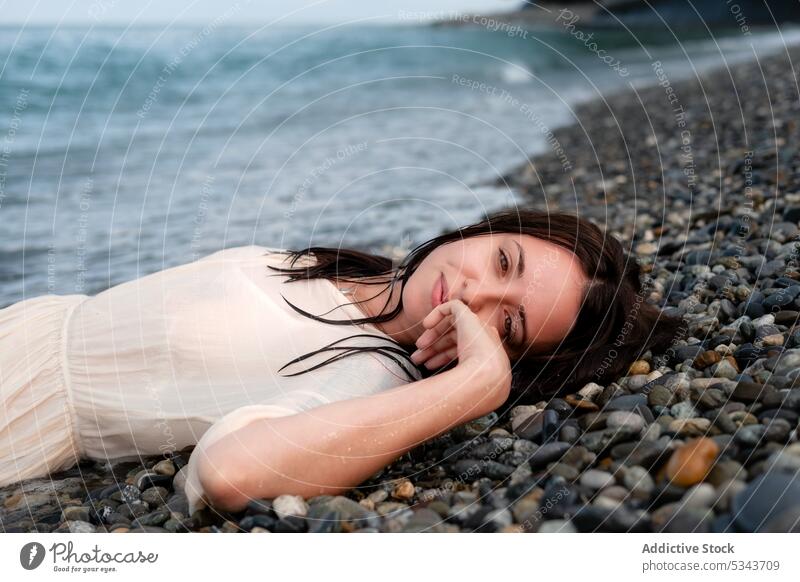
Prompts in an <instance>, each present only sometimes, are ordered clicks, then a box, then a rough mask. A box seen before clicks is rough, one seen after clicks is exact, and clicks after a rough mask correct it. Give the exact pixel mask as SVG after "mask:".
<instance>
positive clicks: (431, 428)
mask: <svg viewBox="0 0 800 582" xmlns="http://www.w3.org/2000/svg"><path fill="white" fill-rule="evenodd" d="M509 388H510V376H508V377H502V378H498V377H497V374H494V373H491V372H490V371H482V368H481V366H476V365H467V364H466V363H465V364H460V365H458V366H456V367H454V368H452V369H450V370H447V371H445V372H443V373H441V374H439V375H436V376H431V377H429V378H425V379H423V380H420V381H417V382H412V383H409V384H404V385H401V386H398V387H396V388H392V389H390V390H386V391H384V392H381V393H378V394H374V395H371V396H366V397H361V398H353V399H350V400H343V401H339V402H334V403H331V404H327V405H324V406H320V407H317V408H314V409H313V410H310V411H307V412H303V413H300V414H295V415H291V416H284V417H278V418H267V419H260V420H257V421H254V422H251V423H249V424H247V425H245V426H244V427H242V428H241V429H239V430H237V431H234V432H233V433H231V434H229V435H226V436H224V437H222V438H221V439H219V440H218V441H216V442H214V443H213V444H212V445H211V446H209V447H208V450H207V451H205V454H204V455H202V456H201V457H200V458H199V460H198V478H199V481H200V483H201V485H202V487H203V490H204V491H205V494H206V497H207V499H208V501H209V503H210V504H211V505H213V506H215V507H217V508H218V509H221V510H225V511H238V510H240V509H243V508H244V507H245V506H246V505H247V501H248V500H249V499H263V498H274V497H276V496H278V495H281V494H285V493H289V494H294V495H301V496H303V497H312V496H315V495H330V494H333V495H335V494H340V493H343V492H344V491H346V490H348V489H351V488H353V487H355V486H356V485H358V484H359V483H361V482H363V481H364V480H366V479H368V478H369V477H370V476H372V475H374V474H375V473H376V472H377V471H378V470H379V469H381V468H382V467H385V466H386V465H388V464H390V463H391V462H392V461H393V460H395V459H396V458H398V457H400V456H401V455H403V454H405V453H406V452H407V451H409V450H410V449H412V448H414V447H415V446H417V445H419V444H421V443H423V442H425V441H426V440H429V439H431V438H433V437H435V436H438V435H439V434H441V433H443V432H445V431H447V430H449V429H451V428H452V427H454V426H457V425H459V424H462V423H464V422H468V421H469V420H472V419H474V418H478V417H480V416H483V415H485V414H488V413H489V412H491V411H492V410H494V409H495V408H497V407H498V406H500V404H502V402H503V401H504V400H505V399H506V397H507V396H508V390H509Z"/></svg>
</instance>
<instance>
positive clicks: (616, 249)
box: [269, 209, 682, 404]
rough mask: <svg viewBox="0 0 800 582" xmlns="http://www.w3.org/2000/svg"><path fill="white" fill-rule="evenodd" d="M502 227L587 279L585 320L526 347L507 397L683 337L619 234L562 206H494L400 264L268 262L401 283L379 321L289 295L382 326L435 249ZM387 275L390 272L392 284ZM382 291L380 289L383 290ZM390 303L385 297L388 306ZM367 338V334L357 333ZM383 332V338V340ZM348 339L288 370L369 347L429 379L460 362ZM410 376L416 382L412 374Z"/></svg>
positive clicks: (610, 376) (603, 369)
mask: <svg viewBox="0 0 800 582" xmlns="http://www.w3.org/2000/svg"><path fill="white" fill-rule="evenodd" d="M495 233H512V234H527V235H532V236H534V237H537V238H539V239H543V240H546V241H549V242H551V243H553V244H557V245H560V246H561V247H564V248H566V249H568V250H569V251H570V252H572V253H574V254H575V255H576V256H577V258H578V259H579V260H580V263H581V264H582V266H583V271H584V273H585V275H586V276H587V279H588V284H587V285H586V288H585V291H584V296H583V300H582V304H581V308H580V311H579V313H578V318H577V321H576V323H575V325H574V326H573V328H572V330H571V331H570V333H569V334H568V335H567V336H566V337H565V338H563V340H562V341H561V342H560V343H559V344H558V345H557V346H555V347H553V348H552V349H547V350H543V351H540V350H537V351H536V352H534V350H532V349H528V350H527V351H526V352H525V353H524V354H522V355H521V356H519V357H518V358H516V359H515V360H514V361H513V362H512V377H513V380H512V393H511V397H510V398H509V401H514V402H515V403H517V404H518V403H520V402H536V401H538V400H541V399H542V398H545V397H549V396H553V395H556V394H561V393H567V392H572V391H575V390H577V389H580V388H581V387H582V386H584V385H585V384H587V383H589V382H597V383H599V384H607V383H609V382H610V381H613V380H616V379H617V378H618V377H619V376H622V375H625V374H626V373H627V370H628V368H629V366H630V364H631V363H632V362H633V361H634V360H636V359H637V358H639V357H641V356H642V355H643V354H644V353H645V352H646V351H648V350H651V349H652V350H663V349H666V348H667V347H669V345H670V344H671V343H672V342H673V341H674V340H675V339H676V333H677V331H678V329H679V327H681V325H682V319H681V318H679V317H668V316H667V315H665V314H663V313H661V310H660V309H659V308H658V306H656V305H654V304H652V303H650V302H649V300H648V298H647V295H649V281H648V285H647V286H643V282H642V275H643V271H642V268H641V265H640V264H639V262H638V260H637V259H636V257H634V256H632V255H628V254H627V253H625V252H624V250H623V248H622V245H621V244H620V242H619V241H618V240H617V239H616V238H614V237H613V236H611V235H609V234H607V233H605V232H603V231H602V230H601V229H600V228H599V227H598V226H596V225H595V224H593V223H592V222H590V221H588V220H587V219H584V218H580V217H578V216H576V215H574V214H570V213H565V212H546V211H539V210H519V209H513V210H504V211H500V212H496V213H494V214H491V215H488V216H486V218H485V219H484V220H482V221H480V222H478V223H475V224H472V225H469V226H465V227H462V228H459V229H457V230H455V231H451V232H446V233H444V234H441V235H439V236H437V237H435V238H433V239H431V240H429V241H427V242H425V243H423V244H421V245H419V246H417V247H416V248H414V249H412V250H411V252H409V253H408V255H407V256H406V257H405V258H404V259H403V261H402V262H401V263H400V264H399V266H397V267H395V265H394V263H393V261H392V260H391V259H390V258H388V257H382V256H379V255H374V254H368V253H363V252H360V251H357V250H352V249H341V248H328V247H308V248H305V249H302V250H298V251H285V253H286V254H288V255H289V256H290V257H291V265H294V264H295V262H296V261H297V260H298V259H299V258H300V257H302V256H306V255H307V256H313V257H314V258H315V259H316V261H315V262H314V263H313V264H312V265H309V266H303V267H294V268H278V267H273V266H269V268H270V269H273V270H276V271H281V272H286V273H291V276H290V277H289V279H288V281H287V282H292V281H298V280H307V279H318V278H322V279H328V280H333V279H336V280H338V281H340V282H341V281H350V282H354V281H356V280H358V279H359V278H362V277H372V278H378V280H377V281H360V282H361V283H365V284H370V285H373V284H374V285H381V284H384V283H385V285H386V286H388V285H391V284H394V283H395V282H397V281H399V282H400V284H401V288H400V289H401V296H400V301H399V303H398V305H397V307H396V308H395V309H394V310H393V311H391V312H389V313H383V309H382V310H381V312H380V313H379V314H378V315H376V316H374V317H364V318H356V319H348V320H329V319H324V318H322V317H320V316H316V315H313V314H310V313H308V312H306V311H304V310H302V309H300V308H299V307H297V306H295V305H293V304H292V303H290V302H289V301H288V300H286V298H285V297H284V300H285V301H286V302H287V303H289V305H290V306H291V307H292V308H293V309H294V310H296V311H297V312H298V313H301V314H303V315H305V316H306V317H310V318H312V319H315V320H317V321H321V322H324V323H329V324H331V325H353V324H362V323H380V322H384V321H389V320H391V319H393V318H394V317H396V316H397V315H398V314H399V313H400V312H401V311H402V309H403V301H402V289H403V288H404V287H405V284H406V281H408V279H409V277H411V275H412V274H413V273H414V271H415V270H416V269H417V267H418V266H419V265H420V263H421V262H422V261H423V260H424V259H425V257H426V256H428V255H429V254H430V253H431V252H432V251H433V250H434V249H436V248H437V247H439V246H440V245H443V244H447V243H450V242H455V241H459V240H463V239H466V238H469V237H473V236H481V235H490V234H495ZM381 276H385V279H386V280H385V281H384V280H383V278H381ZM386 288H387V287H384V289H386ZM384 289H381V291H379V292H378V293H376V296H377V295H378V294H379V293H380V292H382V291H383V290H384ZM387 295H388V294H387ZM388 302H389V299H388V298H387V303H386V304H385V305H384V309H385V308H386V306H388ZM351 304H352V303H351ZM365 335H370V334H357V335H355V336H350V337H359V336H365ZM350 337H348V338H345V339H350ZM374 337H378V336H374ZM380 337H381V339H386V337H384V336H380ZM341 341H344V340H338V341H337V342H334V343H333V344H329V345H328V346H325V347H323V348H320V349H319V350H316V351H314V352H311V353H309V354H306V355H304V356H301V357H300V358H296V359H295V360H292V361H291V362H289V363H287V364H286V366H288V365H289V364H292V363H296V362H298V361H300V360H302V359H305V358H307V357H310V356H312V355H315V354H317V353H320V352H322V351H328V350H332V351H343V352H344V353H341V354H338V355H336V356H334V357H332V358H330V359H329V360H327V361H325V362H323V363H322V364H319V365H317V366H314V367H313V368H310V369H308V370H304V371H303V372H298V373H296V374H291V375H297V374H301V373H305V372H309V371H311V370H313V369H315V368H317V367H319V366H321V365H325V364H327V363H329V362H331V361H334V360H337V359H339V358H341V357H346V356H349V355H352V354H353V353H358V352H361V351H365V350H366V351H376V352H380V353H383V354H384V355H387V356H388V357H390V358H392V359H393V360H394V361H395V362H397V363H398V364H399V365H400V366H401V367H403V368H404V369H405V367H404V366H403V362H404V361H405V362H407V363H408V365H410V366H413V367H415V368H416V369H417V370H418V371H419V372H420V375H421V376H422V377H423V378H424V377H428V376H430V375H432V374H434V373H440V372H441V371H443V370H445V369H448V368H450V367H452V366H454V365H456V362H453V363H450V364H449V365H448V366H445V367H444V368H440V369H439V370H437V371H435V372H432V371H430V370H428V369H427V368H425V367H424V366H417V365H416V364H414V363H413V362H412V361H411V359H410V354H409V353H408V352H407V351H406V350H405V349H404V348H403V347H402V346H401V345H400V344H399V343H397V342H395V341H394V340H391V338H389V340H387V341H389V343H390V345H389V346H385V347H384V346H374V345H373V346H369V347H353V346H349V347H348V346H339V345H335V344H339V343H340V342H341ZM395 356H397V357H395ZM286 366H284V368H285V367H286ZM281 369H283V368H281ZM407 373H408V372H407ZM409 377H410V378H411V379H412V380H413V379H414V378H413V376H411V374H410V373H409Z"/></svg>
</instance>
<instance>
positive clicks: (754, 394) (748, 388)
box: [731, 382, 767, 402]
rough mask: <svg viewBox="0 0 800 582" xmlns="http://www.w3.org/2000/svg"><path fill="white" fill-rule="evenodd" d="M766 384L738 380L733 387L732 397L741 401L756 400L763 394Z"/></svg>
mask: <svg viewBox="0 0 800 582" xmlns="http://www.w3.org/2000/svg"><path fill="white" fill-rule="evenodd" d="M766 390H767V387H766V386H763V385H762V384H757V383H755V382H738V383H737V384H736V388H734V389H733V394H731V397H732V398H735V399H736V400H741V401H742V402H758V401H759V400H761V398H762V397H763V396H764V393H765V391H766Z"/></svg>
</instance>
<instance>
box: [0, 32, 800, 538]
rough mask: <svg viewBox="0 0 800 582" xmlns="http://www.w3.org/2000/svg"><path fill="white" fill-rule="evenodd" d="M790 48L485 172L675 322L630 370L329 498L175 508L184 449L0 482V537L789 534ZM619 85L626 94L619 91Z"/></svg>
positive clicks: (575, 130) (797, 452) (799, 509)
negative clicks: (582, 223)
mask: <svg viewBox="0 0 800 582" xmlns="http://www.w3.org/2000/svg"><path fill="white" fill-rule="evenodd" d="M798 63H800V48H797V47H788V48H787V49H786V50H785V51H782V52H780V53H778V54H776V55H774V56H771V57H769V58H767V59H762V60H760V61H758V62H756V61H754V62H749V63H742V64H737V65H735V66H733V67H730V69H723V70H717V71H712V72H709V73H707V74H703V75H702V76H701V77H700V78H699V79H698V78H695V79H692V80H689V81H677V80H672V79H670V78H668V77H667V76H666V75H665V74H664V73H663V71H659V67H658V63H657V62H656V63H654V64H653V79H654V84H653V85H652V86H650V87H647V88H638V89H636V90H635V91H631V90H630V89H627V90H621V92H620V93H618V94H614V95H611V96H608V95H606V96H605V97H604V98H603V99H598V100H596V101H592V102H588V103H585V104H582V105H580V106H579V107H577V108H576V109H575V111H574V115H575V119H576V123H575V124H574V125H571V126H568V127H564V128H560V129H557V130H555V131H554V132H553V139H552V140H550V144H551V145H552V146H553V147H552V148H551V151H550V153H549V154H545V155H542V156H539V157H537V158H535V159H532V160H531V163H529V164H525V165H523V166H522V167H520V168H516V169H514V170H512V171H510V172H509V173H508V174H507V175H506V176H504V177H503V178H502V179H501V180H499V181H498V182H497V184H496V185H498V186H502V187H512V188H514V189H516V190H518V191H519V192H520V193H521V194H522V196H523V197H524V199H525V200H526V201H527V202H528V203H529V204H530V206H531V207H535V208H546V209H550V210H561V211H570V212H577V213H579V214H581V215H582V216H585V217H588V218H590V219H591V220H593V221H594V222H595V223H597V224H598V225H600V226H601V227H603V228H605V229H608V230H609V231H611V232H612V233H615V234H616V235H617V236H618V237H619V239H620V240H621V241H622V243H623V246H624V247H625V248H626V249H628V251H629V252H630V253H632V254H633V255H635V256H636V257H637V258H638V259H639V261H640V262H641V263H642V265H643V266H644V271H645V273H646V276H647V289H648V296H647V297H646V300H647V301H650V302H652V303H656V304H658V305H659V306H661V307H663V309H664V312H665V313H668V314H670V315H679V316H682V317H683V318H684V321H685V326H684V327H685V329H684V330H683V331H684V333H683V334H682V337H681V338H680V339H679V340H678V341H677V342H676V343H675V344H674V345H673V346H671V347H670V348H669V350H667V351H665V352H664V353H651V352H645V353H642V354H641V355H640V357H639V359H638V360H637V361H635V362H633V363H632V365H631V366H630V369H629V371H628V374H627V375H626V376H624V377H620V378H618V379H617V380H616V381H615V382H612V383H610V384H607V385H601V384H597V383H589V384H587V385H586V386H583V387H580V388H579V389H576V390H575V391H573V392H567V393H560V394H559V395H558V397H553V398H547V399H544V400H540V399H538V398H536V397H535V395H529V398H528V399H527V400H525V401H518V400H514V401H509V402H508V403H507V404H506V405H504V406H503V407H502V408H501V409H500V410H497V411H496V412H494V413H492V414H489V415H487V416H485V417H482V418H479V419H476V420H474V421H472V422H469V423H467V424H465V425H462V426H459V427H457V428H456V429H454V430H452V431H450V432H448V433H446V434H443V435H441V436H440V437H438V438H436V439H433V440H431V441H429V442H427V443H425V444H423V445H422V446H420V447H418V448H416V449H414V450H412V451H411V452H409V453H408V454H406V455H404V456H403V457H401V458H400V459H398V460H397V461H396V462H394V463H393V464H391V465H390V466H388V467H386V468H385V469H384V470H383V471H381V472H380V473H379V474H377V475H375V476H373V477H372V478H371V479H370V480H369V481H367V482H365V483H363V484H362V485H360V486H359V487H357V488H355V489H353V490H351V491H350V492H348V493H347V494H345V495H341V496H319V497H315V498H311V499H302V498H300V497H296V496H292V495H282V496H280V497H277V498H275V499H264V500H253V501H251V502H250V504H249V505H248V507H247V509H246V510H244V511H241V512H238V513H226V512H219V511H215V510H213V509H204V510H202V511H200V512H197V513H195V514H194V515H193V516H191V517H189V516H188V504H187V500H186V496H185V494H184V482H185V466H186V463H187V461H188V458H189V455H190V454H191V448H189V449H186V450H183V451H180V452H177V453H174V454H170V455H167V456H162V457H151V458H143V459H141V461H139V462H124V463H111V464H104V463H98V462H94V461H85V462H83V463H81V464H80V465H78V466H77V467H73V468H72V469H70V470H68V471H65V472H63V473H59V474H54V475H52V476H51V477H50V478H44V479H32V480H28V481H25V482H22V483H17V484H14V485H11V486H7V487H5V488H2V489H0V526H1V527H2V531H5V532H33V531H38V532H116V533H148V532H252V533H268V532H509V533H511V532H515V533H516V532H519V533H536V532H548V533H553V532H595V531H597V532H669V533H677V532H798V531H800V440H799V439H800V427H799V426H798V419H799V418H800V324H798V317H799V316H800V269H798V259H799V257H798V251H800V247H798V242H800V228H799V227H798V225H800V153H798V143H800V128H799V127H798V120H799V119H800V89H799V88H798V82H797V72H798V69H799V68H800V66H799V65H798ZM621 86H622V85H621Z"/></svg>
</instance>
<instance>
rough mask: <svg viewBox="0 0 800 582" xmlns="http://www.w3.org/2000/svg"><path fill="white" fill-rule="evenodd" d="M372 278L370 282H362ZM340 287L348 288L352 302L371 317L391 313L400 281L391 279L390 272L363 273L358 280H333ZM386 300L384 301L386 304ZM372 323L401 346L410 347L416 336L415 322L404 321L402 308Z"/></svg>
mask: <svg viewBox="0 0 800 582" xmlns="http://www.w3.org/2000/svg"><path fill="white" fill-rule="evenodd" d="M368 282H372V284H366V283H368ZM336 284H337V286H338V287H339V288H340V289H351V292H350V293H348V294H347V296H348V297H350V300H351V301H352V302H353V305H355V306H356V307H358V309H359V310H360V311H361V312H362V313H363V314H364V317H375V316H377V315H379V314H386V313H391V312H392V311H394V310H395V309H397V306H398V304H399V303H400V287H401V284H402V282H401V281H400V280H397V279H394V280H393V279H391V276H390V275H381V276H376V277H363V278H361V279H358V282H355V283H354V282H348V281H336ZM387 301H388V304H387ZM372 325H374V326H375V327H377V328H378V329H379V330H381V331H382V332H383V333H385V334H386V335H388V336H389V337H391V338H392V339H393V340H395V341H396V342H398V343H399V344H400V345H402V346H403V347H404V348H406V349H409V350H412V351H413V350H414V349H416V347H415V346H414V342H415V341H416V338H417V337H419V333H416V331H415V326H413V325H409V323H408V322H406V321H405V314H404V312H403V311H401V312H400V313H398V314H397V315H396V316H395V317H394V318H392V319H391V320H389V321H382V322H378V323H373V324H372Z"/></svg>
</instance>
